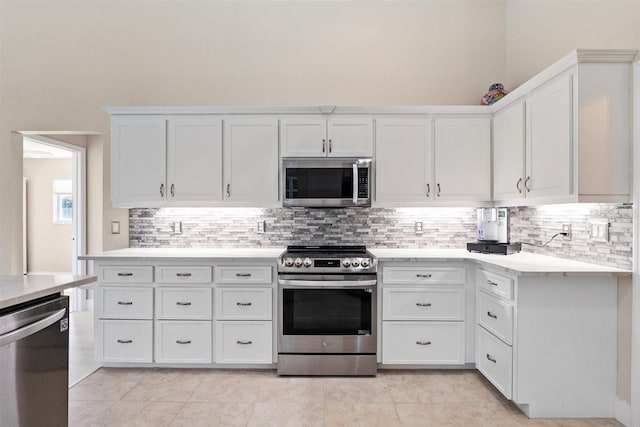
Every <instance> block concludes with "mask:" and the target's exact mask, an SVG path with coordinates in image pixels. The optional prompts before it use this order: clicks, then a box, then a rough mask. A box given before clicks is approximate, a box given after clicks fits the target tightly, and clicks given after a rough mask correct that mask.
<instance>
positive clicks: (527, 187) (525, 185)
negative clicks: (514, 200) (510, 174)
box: [524, 176, 531, 193]
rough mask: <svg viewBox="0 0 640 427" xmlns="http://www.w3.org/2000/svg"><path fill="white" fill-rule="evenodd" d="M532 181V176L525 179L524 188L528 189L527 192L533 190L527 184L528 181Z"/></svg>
mask: <svg viewBox="0 0 640 427" xmlns="http://www.w3.org/2000/svg"><path fill="white" fill-rule="evenodd" d="M529 181H531V177H530V176H528V177H527V179H525V180H524V188H525V189H526V190H527V193H529V192H531V188H529V186H528V185H527V182H529Z"/></svg>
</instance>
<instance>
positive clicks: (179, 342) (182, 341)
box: [176, 340, 191, 344]
mask: <svg viewBox="0 0 640 427" xmlns="http://www.w3.org/2000/svg"><path fill="white" fill-rule="evenodd" d="M176 344H191V340H176Z"/></svg>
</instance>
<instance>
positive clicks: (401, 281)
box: [382, 266, 466, 285]
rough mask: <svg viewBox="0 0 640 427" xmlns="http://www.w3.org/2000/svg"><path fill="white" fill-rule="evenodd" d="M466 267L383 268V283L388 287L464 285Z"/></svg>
mask: <svg viewBox="0 0 640 427" xmlns="http://www.w3.org/2000/svg"><path fill="white" fill-rule="evenodd" d="M465 281H466V278H465V269H464V267H424V266H423V267H383V269H382V282H383V283H384V284H387V285H394V284H398V285H412V284H422V283H434V284H447V285H458V284H459V285H463V284H464V283H465Z"/></svg>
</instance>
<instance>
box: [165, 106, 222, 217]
mask: <svg viewBox="0 0 640 427" xmlns="http://www.w3.org/2000/svg"><path fill="white" fill-rule="evenodd" d="M167 186H168V193H167V200H168V201H169V203H170V204H177V205H179V204H185V205H189V206H195V205H198V204H206V203H207V202H219V201H221V200H222V120H221V119H219V118H184V119H170V120H169V138H168V159H167Z"/></svg>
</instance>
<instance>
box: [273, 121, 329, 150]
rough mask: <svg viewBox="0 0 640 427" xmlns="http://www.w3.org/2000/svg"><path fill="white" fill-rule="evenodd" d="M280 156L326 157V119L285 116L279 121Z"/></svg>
mask: <svg viewBox="0 0 640 427" xmlns="http://www.w3.org/2000/svg"><path fill="white" fill-rule="evenodd" d="M280 131H281V134H282V142H281V144H282V147H281V150H282V157H326V155H327V151H328V149H329V147H328V144H327V121H326V120H325V119H317V118H290V119H288V118H285V119H282V120H281V121H280Z"/></svg>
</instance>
